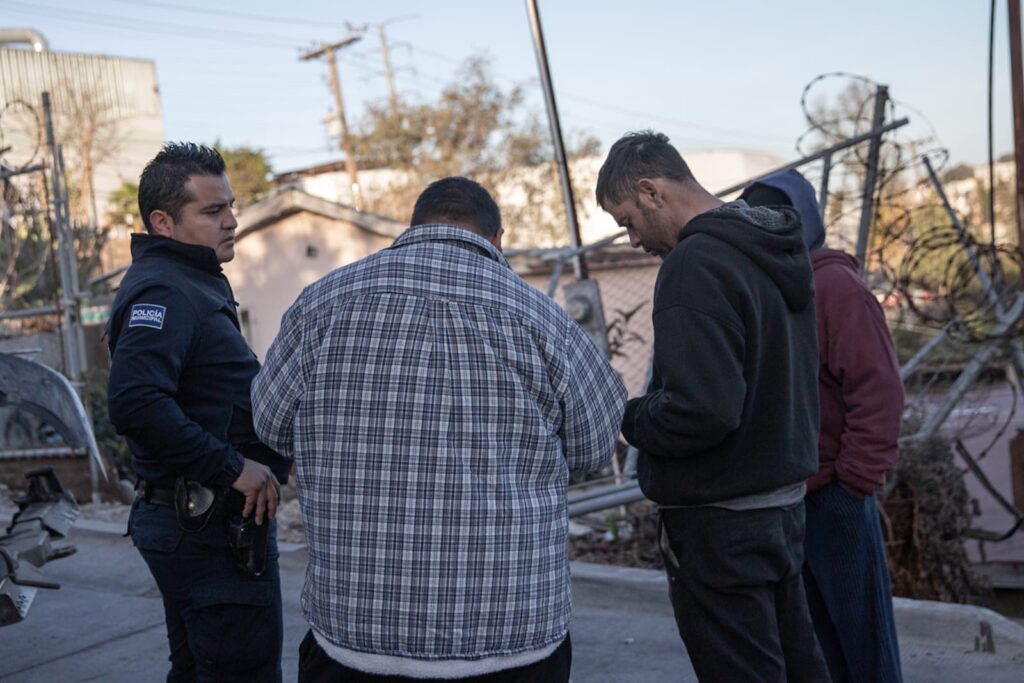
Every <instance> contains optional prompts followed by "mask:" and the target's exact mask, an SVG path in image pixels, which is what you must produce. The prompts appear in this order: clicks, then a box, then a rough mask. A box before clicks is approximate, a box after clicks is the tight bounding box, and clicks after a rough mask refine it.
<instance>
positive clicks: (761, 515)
mask: <svg viewBox="0 0 1024 683" xmlns="http://www.w3.org/2000/svg"><path fill="white" fill-rule="evenodd" d="M661 525H662V533H660V534H659V538H660V541H661V551H662V556H663V557H664V559H665V567H666V571H667V572H668V578H669V592H670V596H671V599H672V609H673V610H674V612H675V617H676V624H677V625H678V627H679V634H680V635H681V636H682V638H683V642H684V643H685V644H686V650H687V653H688V654H689V655H690V661H691V662H692V664H693V668H694V671H695V672H696V673H697V677H698V678H699V679H700V680H701V681H703V682H704V683H712V682H719V681H723V682H724V681H729V682H730V683H731V682H733V681H736V682H741V681H742V682H744V683H746V682H750V681H758V682H760V681H764V682H765V683H768V682H769V681H770V682H771V683H779V682H782V681H789V682H790V683H793V682H795V681H800V682H806V683H822V682H827V681H829V680H830V679H829V673H828V669H827V667H826V665H825V661H824V659H823V657H822V655H821V650H820V649H819V647H818V641H817V639H816V637H815V635H814V626H813V625H812V623H811V617H810V613H809V611H808V607H807V598H806V595H805V594H804V587H803V581H802V579H801V571H800V570H801V567H802V565H803V536H804V506H803V503H800V504H797V505H794V506H791V507H788V508H768V509H763V510H746V511H733V510H728V509H725V508H717V507H690V508H669V509H663V510H662V511H661Z"/></svg>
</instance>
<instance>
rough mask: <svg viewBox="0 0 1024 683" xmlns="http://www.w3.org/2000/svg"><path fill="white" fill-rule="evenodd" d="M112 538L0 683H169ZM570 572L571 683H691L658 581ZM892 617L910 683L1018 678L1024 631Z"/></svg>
mask: <svg viewBox="0 0 1024 683" xmlns="http://www.w3.org/2000/svg"><path fill="white" fill-rule="evenodd" d="M105 531H106V532H105V533H98V532H96V531H88V530H85V529H76V530H74V531H72V536H71V540H72V541H73V542H74V543H75V544H76V545H77V546H78V548H79V552H78V553H77V554H76V555H74V556H72V557H70V558H67V559H64V560H60V561H58V562H54V563H51V564H49V565H47V566H46V567H44V570H45V573H46V575H47V576H49V577H52V578H54V579H56V580H58V581H60V582H61V583H62V584H63V587H62V589H61V590H60V591H40V592H39V594H38V595H37V597H36V599H35V602H34V604H33V605H32V608H31V611H30V612H29V615H28V618H27V619H26V620H25V621H24V622H22V623H19V624H15V625H13V626H8V627H4V628H3V629H0V680H2V681H4V682H5V683H25V682H29V681H32V682H45V683H50V682H52V681H60V682H65V681H105V682H106V681H110V682H113V683H117V682H120V681H126V682H127V681H131V682H133V683H136V682H145V681H161V680H163V678H164V676H165V674H166V670H167V664H166V658H167V649H166V648H167V645H166V640H165V633H164V627H163V611H162V607H161V603H160V599H159V595H158V593H157V591H156V587H155V585H154V584H153V581H152V579H151V578H150V576H149V574H148V571H147V570H146V567H145V565H144V564H143V563H142V560H141V559H140V558H139V556H138V555H137V553H136V552H135V550H134V548H132V546H131V542H130V541H129V539H127V538H123V537H121V536H120V535H118V534H117V533H116V527H114V526H113V525H108V528H107V529H106V530H105ZM111 532H113V533H111ZM304 569H305V554H304V551H303V550H301V549H300V550H297V551H294V552H290V553H283V554H282V591H283V598H284V613H285V646H284V648H285V653H284V675H285V680H286V681H294V680H295V677H296V673H297V667H298V665H297V650H298V645H299V641H300V640H301V639H302V637H303V636H304V634H305V631H306V625H305V622H304V620H303V618H302V616H301V614H300V610H299V604H298V601H299V590H300V588H301V585H302V581H303V574H304ZM573 571H574V579H573V591H574V599H575V616H574V621H573V626H572V637H573V676H572V679H573V681H574V682H576V683H581V682H586V683H591V682H594V683H648V682H651V681H654V682H657V683H667V682H670V681H693V680H695V678H694V676H693V671H692V668H691V667H690V664H689V661H688V659H687V656H686V652H685V649H684V648H683V646H682V643H681V642H680V641H679V638H678V635H677V632H676V627H675V623H674V621H673V619H672V614H671V608H670V606H669V603H668V596H667V587H666V585H665V583H664V580H663V578H662V576H661V574H660V573H657V572H649V571H645V570H623V569H614V568H612V569H609V568H605V567H596V566H593V565H577V566H574V569H573ZM896 611H897V622H898V627H899V630H900V638H901V649H902V656H903V663H904V673H905V679H906V680H907V681H922V682H923V681H929V682H931V681H936V682H941V681H958V682H959V681H974V680H984V681H985V683H1004V682H1005V683H1010V682H1011V681H1012V682H1014V683H1019V681H1020V680H1021V675H1020V671H1021V670H1024V628H1022V627H1020V626H1019V625H1017V624H1014V623H1012V622H1009V621H1007V620H1005V619H1002V618H1001V617H999V616H998V615H996V614H995V613H992V612H988V611H986V610H978V609H977V608H961V607H958V606H956V607H951V606H947V605H939V604H937V603H911V602H910V601H901V602H900V603H899V604H898V605H897V610H896ZM981 621H988V622H990V624H992V626H993V628H994V631H995V640H994V645H995V649H996V652H995V653H987V652H978V651H975V636H977V635H978V634H979V632H980V622H981Z"/></svg>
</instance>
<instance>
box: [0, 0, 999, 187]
mask: <svg viewBox="0 0 1024 683" xmlns="http://www.w3.org/2000/svg"><path fill="white" fill-rule="evenodd" d="M538 4H539V7H540V14H541V19H542V23H543V27H544V33H545V39H546V42H547V48H548V58H549V63H550V68H551V72H552V80H553V82H554V87H555V94H556V98H557V100H558V105H559V109H560V112H561V115H562V127H563V129H564V130H565V131H567V133H569V134H572V133H574V132H575V133H589V134H591V135H594V136H596V137H598V138H599V139H600V140H601V142H602V144H603V146H604V147H605V148H607V146H609V145H610V144H611V143H612V142H614V141H615V140H616V139H617V138H618V137H619V136H620V135H621V134H622V133H624V132H626V131H629V130H637V129H643V128H654V129H656V130H661V131H663V132H665V133H666V134H668V135H669V137H670V138H671V139H672V141H673V143H674V144H676V146H677V147H679V148H680V149H681V150H686V149H709V148H732V149H747V150H755V151H764V152H770V153H773V154H777V155H779V156H780V157H782V158H785V159H795V158H797V157H798V156H799V155H798V154H797V153H796V152H795V148H794V143H795V141H796V139H797V138H798V137H799V135H800V134H801V133H802V132H803V131H804V130H805V129H806V127H807V126H806V121H805V120H804V117H803V114H802V111H801V107H800V99H801V93H802V91H803V89H804V86H805V85H806V84H807V83H808V82H809V81H811V80H812V79H813V78H814V77H815V76H817V75H819V74H822V73H826V72H845V73H854V74H858V75H863V76H867V77H869V78H871V79H873V80H875V81H877V82H881V83H885V84H887V85H888V86H889V92H890V96H891V97H892V98H893V99H894V100H895V101H896V102H898V103H900V109H899V110H898V111H897V114H899V115H907V116H909V117H910V118H911V121H912V123H911V125H912V126H913V127H914V129H913V132H912V133H911V134H918V133H923V132H926V131H928V130H929V129H934V131H935V132H936V133H937V135H938V137H939V139H940V140H941V142H942V143H943V144H944V145H945V146H946V147H947V148H949V150H950V154H951V158H952V160H953V162H967V163H981V162H984V161H985V160H986V156H987V128H986V121H987V97H988V94H987V83H988V48H989V43H988V35H989V33H988V32H989V3H987V2H981V1H980V0H931V1H928V0H898V1H894V0H862V1H861V2H859V3H853V2H850V1H849V0H845V1H838V0H832V1H831V2H827V1H826V2H823V1H822V0H813V1H812V0H777V1H776V2H770V3H769V2H763V1H755V0H744V1H738V0H734V1H729V0H719V1H718V2H709V1H706V0H702V1H699V2H697V1H693V0H667V1H651V2H644V1H642V0H634V1H633V2H628V3H623V2H608V1H605V0H591V1H589V2H584V1H583V0H538ZM346 22H348V23H351V24H352V25H356V26H359V25H369V26H371V27H374V28H373V31H371V32H369V33H367V34H366V36H365V37H364V39H363V40H362V41H360V42H359V43H357V44H355V45H353V46H352V47H350V48H348V49H346V50H344V51H343V52H340V53H339V68H340V74H341V80H342V89H343V91H344V98H345V107H346V110H347V113H348V118H349V122H350V124H353V123H355V122H357V121H358V119H359V117H360V114H361V112H362V109H363V105H364V104H365V103H366V102H369V101H374V100H381V99H383V98H385V97H386V96H387V85H386V81H385V79H384V76H383V67H382V62H381V55H380V40H379V36H378V34H377V33H376V29H375V26H376V25H377V24H380V23H384V24H385V30H386V32H387V37H388V40H389V42H390V43H391V44H392V62H393V65H394V66H395V67H396V69H397V73H396V80H397V86H398V90H399V93H400V94H401V95H402V96H404V97H409V98H413V99H419V100H429V99H432V98H435V97H436V96H437V94H438V93H439V92H440V90H441V88H442V87H443V85H444V84H445V83H447V82H450V81H451V80H452V79H453V78H454V76H455V73H456V71H457V69H458V65H459V63H460V62H461V61H462V60H464V59H465V58H467V57H469V56H472V55H485V56H487V57H488V58H489V59H490V60H491V64H492V68H493V72H494V74H495V75H496V77H497V80H498V82H499V83H500V84H501V85H502V86H504V87H511V86H513V85H514V84H516V83H519V84H523V85H524V87H525V88H526V89H527V92H528V93H530V99H529V103H530V105H531V106H532V107H534V108H535V110H536V111H537V112H538V113H540V114H543V100H542V99H541V95H540V85H539V81H538V79H537V62H536V57H535V53H534V49H533V43H532V39H531V34H530V27H529V22H528V18H527V12H526V5H525V2H523V1H522V0H492V1H491V2H480V1H479V0H478V1H475V2H470V1H466V0H434V1H433V2H429V3H427V2H414V1H412V0H377V1H376V2H351V1H350V0H349V1H339V0H289V1H287V2H282V1H280V0H278V1H276V2H275V1H272V0H249V1H248V2H245V3H241V2H227V1H223V0H206V1H205V2H203V1H202V0H90V2H88V3H84V2H82V1H81V0H0V25H3V26H6V27H31V28H34V29H36V30H38V31H40V32H41V33H42V34H43V35H44V36H45V37H46V39H47V40H48V41H49V44H50V48H51V49H52V50H56V51H66V52H79V53H87V54H106V55H114V56H120V57H132V58H141V59H149V60H153V61H154V62H155V64H156V70H157V78H158V83H159V86H160V91H161V98H162V105H163V114H164V129H165V134H166V136H167V138H168V139H171V140H195V141H200V142H213V141H215V140H219V141H220V142H221V143H222V144H224V145H230V146H234V145H248V146H253V147H258V148H261V149H263V150H265V151H266V152H267V154H268V156H269V157H270V159H271V162H272V165H273V168H274V170H275V172H281V171H286V170H290V169H295V168H299V167H302V166H306V165H311V164H315V163H322V162H324V161H329V160H334V159H337V158H339V156H340V153H339V152H338V151H336V149H335V147H336V143H334V142H332V141H331V140H329V139H328V138H327V135H326V132H325V128H324V125H323V119H324V117H325V116H326V115H327V113H328V112H329V111H330V110H331V109H332V108H333V105H332V101H333V100H332V96H331V94H330V90H329V89H328V87H327V83H326V80H325V76H326V66H325V64H324V63H323V62H322V61H300V60H299V54H300V52H301V49H303V48H308V47H310V46H311V45H312V44H313V43H315V42H334V41H337V40H339V39H341V38H343V37H345V36H347V35H349V30H348V29H347V27H346ZM1007 43H1008V41H1007V19H1006V3H1004V2H998V3H997V15H996V42H995V73H994V78H995V91H994V92H995V94H994V107H995V108H994V111H995V114H994V122H995V126H994V130H995V153H996V156H997V157H998V156H999V155H1001V154H1003V153H1005V152H1008V151H1010V150H1011V149H1012V144H1013V135H1012V118H1011V102H1010V80H1009V51H1008V45H1007ZM829 82H830V83H837V82H838V81H829ZM819 92H820V93H822V94H824V93H827V92H830V90H829V86H826V87H825V89H824V90H821V91H819Z"/></svg>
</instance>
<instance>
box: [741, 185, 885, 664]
mask: <svg viewBox="0 0 1024 683" xmlns="http://www.w3.org/2000/svg"><path fill="white" fill-rule="evenodd" d="M743 199H745V200H746V201H747V203H748V204H750V205H751V206H788V207H792V208H795V209H796V210H797V211H798V212H799V213H800V218H801V220H802V223H803V236H804V243H805V244H806V245H807V248H808V250H810V252H811V264H812V266H813V268H814V286H815V290H816V293H815V312H816V315H817V325H818V346H819V363H820V365H819V371H818V394H819V399H820V402H821V431H820V436H819V441H818V456H819V458H818V473H817V474H815V475H814V476H812V477H811V478H810V479H809V480H808V482H807V498H806V501H805V503H806V507H807V535H806V537H805V540H804V584H805V587H806V590H807V598H808V602H809V604H810V608H811V616H812V617H813V619H814V627H815V631H816V632H817V635H818V640H819V642H820V643H821V647H822V650H823V652H824V654H825V659H826V661H827V662H828V666H829V670H830V672H831V674H832V678H833V680H834V681H836V683H840V682H842V681H876V682H890V681H897V682H898V681H901V680H902V675H901V672H900V658H899V647H898V645H897V640H896V628H895V624H894V622H893V615H892V587H891V583H890V580H889V571H888V568H887V566H886V560H885V546H884V543H883V539H882V531H881V527H880V525H879V521H878V510H877V508H876V503H875V495H874V494H875V491H876V490H877V489H878V488H879V487H880V486H881V485H882V484H883V483H884V481H885V475H886V473H887V472H889V470H891V469H893V468H894V467H895V466H896V457H897V445H896V444H897V439H898V438H899V433H900V422H901V418H902V415H903V398H904V396H903V382H902V380H901V379H900V372H899V364H898V362H897V359H896V349H895V348H894V346H893V342H892V338H891V337H890V335H889V329H888V327H887V326H886V324H885V317H884V316H883V314H882V308H881V306H879V305H878V301H877V300H876V299H875V296H874V295H873V294H872V293H871V290H870V289H868V287H867V285H865V284H864V281H863V280H861V278H860V275H859V274H858V268H857V261H856V259H854V258H853V257H852V256H849V255H847V254H845V253H843V252H841V251H836V250H834V249H824V248H822V246H823V244H824V241H825V230H824V226H823V224H822V220H821V214H820V211H819V207H818V203H817V200H816V198H815V192H814V188H813V187H812V186H811V185H810V183H808V182H807V180H805V179H804V177H803V176H801V175H800V174H799V173H797V172H796V171H786V172H783V173H778V174H775V175H772V176H769V177H767V178H764V179H762V180H760V181H758V182H756V183H754V184H753V185H751V186H750V187H748V188H747V190H746V191H745V192H744V193H743Z"/></svg>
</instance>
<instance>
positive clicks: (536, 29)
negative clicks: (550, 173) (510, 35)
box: [526, 0, 589, 280]
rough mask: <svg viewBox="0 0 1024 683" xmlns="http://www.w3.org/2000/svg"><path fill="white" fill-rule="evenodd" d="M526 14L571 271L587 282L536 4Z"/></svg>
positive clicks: (534, 0)
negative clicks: (566, 227)
mask: <svg viewBox="0 0 1024 683" xmlns="http://www.w3.org/2000/svg"><path fill="white" fill-rule="evenodd" d="M526 12H527V14H528V15H529V19H530V30H531V32H532V33H533V48H534V51H535V52H536V53H537V70H538V71H539V72H540V83H541V87H542V89H543V91H544V102H545V104H547V110H548V124H549V125H550V126H551V144H552V147H554V150H555V163H557V164H558V174H559V178H560V180H561V181H562V200H563V201H564V202H565V217H566V220H567V221H568V222H569V244H570V245H571V247H572V248H573V249H574V250H576V255H575V256H574V257H573V269H574V270H575V271H576V277H577V278H579V279H580V280H586V279H587V278H588V277H589V276H588V273H587V261H586V258H585V257H584V256H583V253H582V252H580V251H579V248H580V245H581V244H582V239H581V238H580V226H579V223H578V222H577V220H576V201H575V200H574V199H573V196H572V181H571V180H570V178H569V162H568V160H567V159H566V157H565V145H564V144H563V142H562V126H561V123H560V122H559V120H558V105H557V104H556V102H555V89H554V86H552V84H551V71H550V69H549V68H548V53H547V48H546V47H545V45H544V30H543V28H542V27H541V25H540V11H539V10H538V9H537V0H526Z"/></svg>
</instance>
